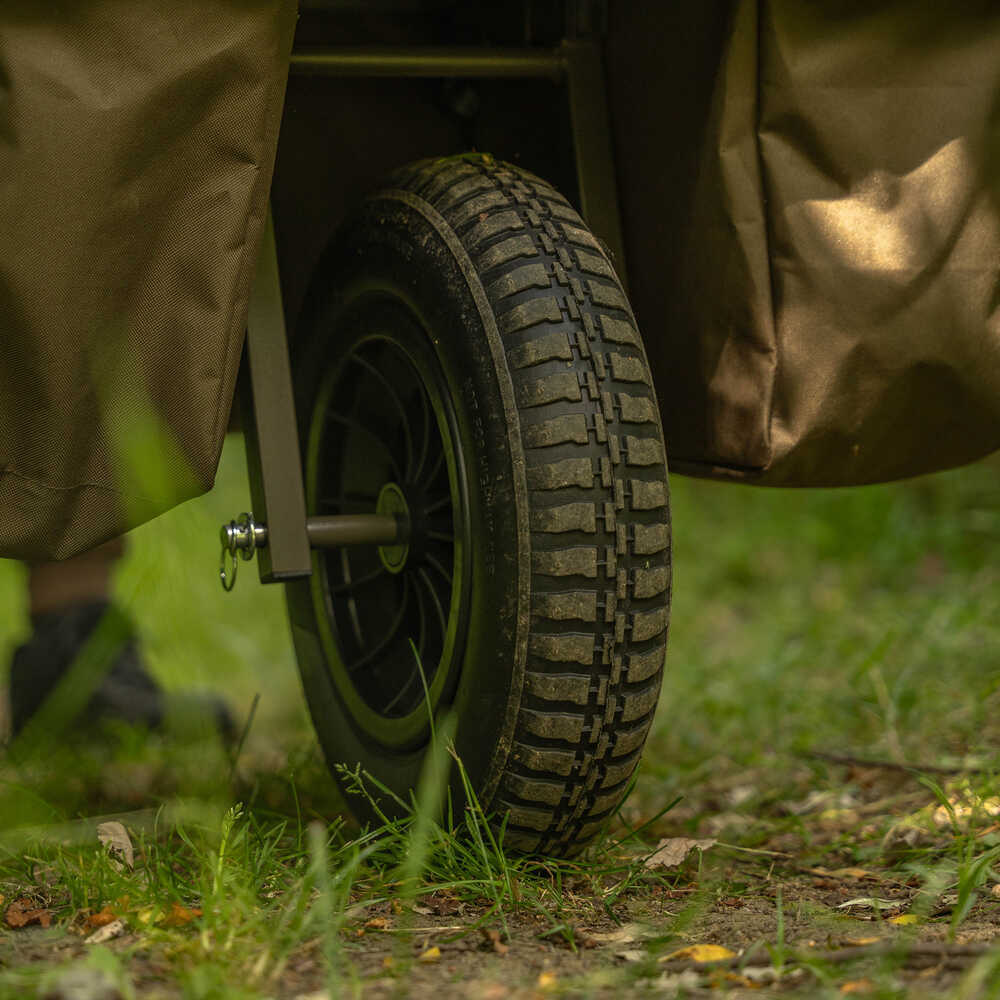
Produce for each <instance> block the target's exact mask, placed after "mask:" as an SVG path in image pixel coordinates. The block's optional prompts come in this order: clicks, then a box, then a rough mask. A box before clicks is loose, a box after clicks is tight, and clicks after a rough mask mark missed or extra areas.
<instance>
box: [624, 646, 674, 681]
mask: <svg viewBox="0 0 1000 1000" xmlns="http://www.w3.org/2000/svg"><path fill="white" fill-rule="evenodd" d="M666 658H667V647H666V645H664V644H662V643H661V644H660V645H659V646H654V647H653V648H652V649H648V650H644V651H643V652H641V653H629V654H628V668H627V670H626V672H625V680H627V681H628V682H629V684H637V683H639V682H640V681H645V680H648V679H649V678H650V677H652V676H653V675H654V674H655V673H656V672H657V671H658V670H662V669H663V664H664V661H665V660H666Z"/></svg>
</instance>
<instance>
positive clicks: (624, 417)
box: [618, 392, 656, 424]
mask: <svg viewBox="0 0 1000 1000" xmlns="http://www.w3.org/2000/svg"><path fill="white" fill-rule="evenodd" d="M618 409H619V412H620V413H621V417H620V420H621V422H622V423H623V424H655V423H656V406H655V405H654V403H653V401H652V400H651V399H650V398H649V397H648V396H630V395H629V394H628V393H626V392H620V393H618Z"/></svg>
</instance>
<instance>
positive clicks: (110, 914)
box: [83, 906, 118, 930]
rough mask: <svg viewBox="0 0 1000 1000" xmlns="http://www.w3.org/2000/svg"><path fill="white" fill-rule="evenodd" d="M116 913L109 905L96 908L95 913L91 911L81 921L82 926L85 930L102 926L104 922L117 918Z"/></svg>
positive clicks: (107, 922) (108, 922)
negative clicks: (99, 908)
mask: <svg viewBox="0 0 1000 1000" xmlns="http://www.w3.org/2000/svg"><path fill="white" fill-rule="evenodd" d="M117 916H118V915H117V914H116V913H115V911H114V910H112V909H111V907H110V906H105V907H104V908H103V909H101V910H98V911H97V913H91V914H90V916H88V917H87V919H86V920H84V922H83V926H84V927H86V928H87V930H93V929H94V928H95V927H103V926H104V925H105V924H110V923H111V921H112V920H115V919H117Z"/></svg>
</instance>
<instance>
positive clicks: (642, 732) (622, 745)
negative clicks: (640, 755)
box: [611, 722, 649, 760]
mask: <svg viewBox="0 0 1000 1000" xmlns="http://www.w3.org/2000/svg"><path fill="white" fill-rule="evenodd" d="M648 730H649V724H648V723H646V722H643V723H642V724H640V725H638V726H634V727H633V728H631V729H627V728H625V729H623V728H622V727H619V728H618V729H616V730H615V740H614V743H613V744H612V745H611V756H612V757H613V758H614V759H616V760H617V759H618V758H620V757H624V756H625V755H626V754H630V753H632V752H633V751H635V750H638V749H639V748H640V747H641V746H642V745H643V743H645V742H646V733H647V732H648Z"/></svg>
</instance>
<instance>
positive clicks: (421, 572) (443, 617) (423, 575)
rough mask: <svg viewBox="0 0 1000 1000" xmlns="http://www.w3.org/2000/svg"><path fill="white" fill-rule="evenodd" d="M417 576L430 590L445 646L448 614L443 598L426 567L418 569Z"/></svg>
mask: <svg viewBox="0 0 1000 1000" xmlns="http://www.w3.org/2000/svg"><path fill="white" fill-rule="evenodd" d="M417 576H418V577H419V578H420V579H421V580H422V581H423V583H424V586H425V587H426V588H427V590H428V591H429V592H430V595H431V600H432V601H433V602H434V609H435V610H436V611H437V616H438V621H439V622H440V623H441V645H442V647H443V646H444V637H445V636H446V635H447V634H448V615H447V614H446V613H445V610H444V605H443V604H442V603H441V598H440V597H439V596H438V592H437V590H436V589H435V587H434V584H433V583H432V582H431V578H430V574H429V573H428V572H427V570H425V569H418V570H417Z"/></svg>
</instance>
